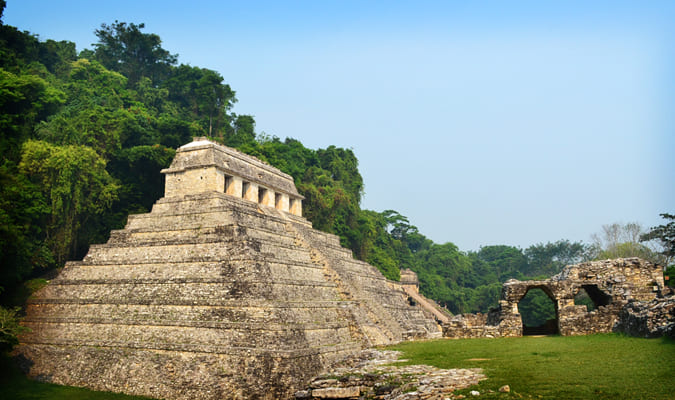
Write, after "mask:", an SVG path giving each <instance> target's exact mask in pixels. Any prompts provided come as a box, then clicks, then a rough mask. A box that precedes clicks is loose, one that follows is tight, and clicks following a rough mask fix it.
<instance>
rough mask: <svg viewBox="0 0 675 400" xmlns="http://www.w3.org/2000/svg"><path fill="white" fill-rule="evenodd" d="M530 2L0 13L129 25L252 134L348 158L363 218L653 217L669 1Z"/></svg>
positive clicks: (464, 241) (546, 229)
mask: <svg viewBox="0 0 675 400" xmlns="http://www.w3.org/2000/svg"><path fill="white" fill-rule="evenodd" d="M467 3H468V4H467ZM542 3H548V2H539V1H536V2H535V1H532V2H496V1H495V2H492V1H482V2H449V1H448V2H442V1H414V2H412V1H410V2H400V1H399V2H391V1H382V2H368V1H339V2H325V1H296V2H272V1H246V2H243V1H242V2H228V1H192V2H185V1H167V0H165V1H140V0H133V1H128V0H118V1H114V2H91V1H59V2H56V1H35V0H20V1H19V0H8V4H7V8H6V9H5V13H4V18H3V20H4V22H5V23H6V24H9V25H14V26H17V27H19V28H20V29H23V30H28V31H30V32H32V33H36V34H39V35H40V37H41V38H42V39H43V40H45V39H55V40H71V41H74V42H76V43H77V46H78V50H82V49H83V48H91V44H92V43H94V42H96V37H95V35H94V33H93V32H94V30H95V29H97V28H98V27H99V26H100V24H101V23H107V24H110V23H112V22H114V21H115V20H119V21H124V22H134V23H141V22H144V23H145V24H146V29H145V32H148V33H156V34H158V35H159V36H160V37H161V38H162V40H163V47H164V48H166V49H167V50H169V51H170V52H172V53H178V54H179V62H181V63H185V64H190V65H194V66H199V67H203V68H210V69H213V70H216V71H218V72H219V73H221V74H222V75H223V77H224V78H225V81H226V82H227V83H229V84H230V85H231V86H232V88H233V89H234V90H235V91H236V92H237V98H238V99H239V102H238V103H237V105H236V106H235V109H234V111H235V112H237V113H240V114H251V115H254V116H255V118H256V121H257V129H258V131H259V132H261V131H264V132H265V133H267V134H269V135H275V136H278V137H280V138H285V137H293V138H296V139H298V140H300V141H302V142H303V143H304V144H305V145H306V146H307V147H310V148H319V147H321V148H325V147H327V146H329V145H331V144H334V145H336V146H340V147H347V148H351V149H353V150H354V152H355V153H356V155H357V157H358V159H359V161H360V170H361V173H362V175H363V178H364V180H365V197H364V199H363V203H362V207H364V208H368V209H373V210H376V211H383V210H385V209H394V210H397V211H399V212H400V213H401V214H403V215H406V216H408V217H409V219H410V221H411V223H413V224H414V225H416V226H418V227H419V229H420V231H421V232H422V233H423V234H425V235H426V236H428V237H429V238H431V239H432V240H434V241H436V242H438V243H443V242H448V241H451V242H454V243H455V244H457V245H458V246H459V247H460V249H462V250H475V249H478V248H479V247H480V246H481V245H491V244H509V245H516V246H520V247H527V246H529V245H531V244H535V243H539V242H547V241H555V240H558V239H569V240H573V241H576V240H583V241H586V242H588V241H589V240H590V235H591V234H592V233H595V232H598V231H599V230H600V228H601V226H602V225H603V224H609V223H613V222H632V221H637V222H640V223H642V224H643V225H644V226H645V227H649V226H653V225H658V224H661V223H662V222H663V220H662V219H660V217H659V216H658V214H659V213H662V212H670V213H675V162H674V161H673V152H674V150H675V132H674V130H673V128H674V127H675V118H674V117H673V115H674V114H673V104H674V100H675V90H674V89H675V78H674V77H675V62H674V61H675V57H674V56H675V26H674V24H673V22H672V21H675V19H674V17H675V2H670V1H669V2H666V1H664V2H659V1H652V2H638V1H636V2H617V1H612V2H593V5H589V4H587V3H591V2H586V1H584V2H564V4H559V5H550V4H545V5H542ZM643 3H646V4H643Z"/></svg>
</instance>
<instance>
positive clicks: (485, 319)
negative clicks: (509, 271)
mask: <svg viewBox="0 0 675 400" xmlns="http://www.w3.org/2000/svg"><path fill="white" fill-rule="evenodd" d="M535 289H540V290H542V291H543V292H544V293H545V294H546V295H547V296H548V297H549V298H550V299H551V301H552V302H553V305H554V307H555V318H554V319H552V320H549V321H547V322H546V324H545V325H543V326H538V327H528V326H525V325H524V323H523V320H522V316H521V314H520V312H519V310H518V304H519V303H520V301H521V300H522V299H523V298H524V297H525V296H526V295H527V293H528V292H529V291H531V290H535ZM582 291H584V292H586V294H587V295H588V297H589V298H590V300H591V301H592V302H593V306H594V307H592V310H589V309H588V308H587V306H586V305H581V304H579V305H578V304H575V296H577V295H578V294H579V293H580V292H582ZM669 293H670V289H669V288H667V287H665V286H664V279H663V271H662V267H660V266H658V265H655V264H652V263H650V262H648V261H645V260H642V259H639V258H620V259H615V260H602V261H590V262H585V263H581V264H575V265H568V266H567V267H565V268H564V269H563V271H562V272H561V273H559V274H558V275H555V276H553V277H552V278H550V279H546V280H531V281H518V280H515V279H511V280H509V281H507V282H506V283H504V285H503V286H502V292H501V297H500V300H499V306H498V307H496V308H494V309H492V310H490V311H489V312H488V313H487V314H462V315H457V316H455V317H453V318H452V319H451V320H450V321H449V322H447V323H446V324H444V327H443V336H445V337H450V338H471V337H513V336H523V335H528V334H560V335H563V336H571V335H587V334H593V333H606V332H613V331H615V332H616V331H620V332H626V333H629V334H632V335H634V336H644V337H654V336H662V335H664V334H666V335H669V336H672V335H673V334H674V333H675V301H674V299H673V297H672V296H668V297H666V295H667V294H669Z"/></svg>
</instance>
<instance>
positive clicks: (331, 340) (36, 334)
mask: <svg viewBox="0 0 675 400" xmlns="http://www.w3.org/2000/svg"><path fill="white" fill-rule="evenodd" d="M26 327H27V328H29V329H31V331H30V332H28V333H26V334H25V335H23V336H22V341H23V343H43V344H70V345H77V344H86V345H89V346H123V344H124V343H128V344H133V345H134V347H141V348H155V349H156V348H164V349H175V347H174V346H175V345H179V344H184V345H186V347H185V348H196V347H197V348H198V347H205V348H212V349H213V350H211V352H218V350H217V349H218V347H221V348H228V347H257V348H262V349H268V350H277V349H301V348H306V347H319V346H329V345H337V344H340V343H341V342H344V341H351V339H350V333H349V327H346V326H345V327H342V328H337V329H334V328H332V327H331V328H319V329H310V330H305V331H303V330H299V329H294V328H288V327H287V328H286V329H246V328H245V327H244V328H242V329H222V328H220V327H194V326H166V325H136V324H133V325H125V324H120V323H115V324H98V323H94V324H90V323H70V322H68V323H58V322H57V323H52V322H45V321H40V322H39V323H35V324H34V323H31V322H26ZM216 343H219V344H220V346H214V344H216Z"/></svg>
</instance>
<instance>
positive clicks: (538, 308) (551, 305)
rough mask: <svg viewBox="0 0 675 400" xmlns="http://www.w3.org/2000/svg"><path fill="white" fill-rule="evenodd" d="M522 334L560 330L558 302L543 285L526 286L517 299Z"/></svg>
mask: <svg viewBox="0 0 675 400" xmlns="http://www.w3.org/2000/svg"><path fill="white" fill-rule="evenodd" d="M518 311H519V314H520V320H521V324H522V334H523V336H528V335H555V334H557V333H559V332H560V330H559V325H558V324H559V318H558V303H557V301H556V299H555V297H554V295H553V293H552V292H551V290H550V288H549V287H547V286H545V285H535V286H529V287H526V291H525V294H524V295H523V296H522V297H521V299H520V300H519V301H518Z"/></svg>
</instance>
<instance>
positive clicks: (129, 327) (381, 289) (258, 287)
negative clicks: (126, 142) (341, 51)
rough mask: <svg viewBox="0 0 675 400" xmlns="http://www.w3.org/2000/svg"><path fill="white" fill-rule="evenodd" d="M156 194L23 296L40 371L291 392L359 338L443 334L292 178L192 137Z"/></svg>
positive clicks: (228, 392) (203, 392)
mask: <svg viewBox="0 0 675 400" xmlns="http://www.w3.org/2000/svg"><path fill="white" fill-rule="evenodd" d="M162 172H163V173H164V174H165V175H166V185H165V196H164V197H163V198H162V199H160V200H159V201H157V203H156V204H155V205H154V206H153V209H152V211H151V212H150V213H147V214H141V215H131V216H129V220H128V222H127V225H126V227H125V228H124V229H123V230H118V231H113V232H111V235H110V239H109V241H108V242H107V243H106V244H102V245H93V246H92V247H91V248H90V250H89V253H88V254H87V256H86V257H85V258H84V259H83V260H82V261H79V262H69V263H68V264H67V265H66V267H65V268H64V269H63V270H62V271H61V273H60V274H59V275H58V277H57V278H55V279H54V280H52V281H51V282H50V283H49V284H48V285H47V286H46V287H44V288H43V289H41V290H40V291H38V292H37V293H36V294H35V295H34V296H33V297H32V298H31V299H30V301H29V304H28V310H27V316H26V318H25V321H24V323H25V325H26V326H27V327H29V328H30V329H31V331H30V332H29V333H27V334H25V335H24V336H23V337H22V338H21V344H20V346H18V348H17V349H16V351H15V354H16V355H17V357H18V358H19V359H20V361H21V363H22V365H23V367H24V369H25V370H26V371H27V373H28V374H29V375H30V376H32V377H35V378H37V379H39V380H43V381H48V382H54V383H59V384H66V385H73V386H83V387H89V388H92V389H96V390H107V391H115V392H124V393H128V394H137V395H145V396H150V397H156V398H166V399H229V398H232V399H235V398H236V399H245V398H269V399H278V398H289V397H291V396H292V394H293V393H294V392H295V390H296V389H297V388H298V387H300V386H301V385H302V384H303V383H305V382H306V381H307V380H308V379H310V378H311V377H312V376H314V375H316V374H318V373H320V372H321V371H322V370H324V369H325V368H326V367H328V366H329V365H330V364H331V363H333V362H335V361H337V360H340V359H342V358H344V357H346V356H349V355H351V354H353V353H355V352H357V351H359V350H360V349H362V348H365V347H370V346H373V345H383V344H390V343H395V342H398V341H401V340H404V339H410V338H417V337H438V336H440V329H439V326H438V324H437V323H436V321H435V320H434V318H433V317H432V316H430V314H428V313H426V312H425V311H424V310H422V309H421V308H420V307H419V306H418V305H411V304H417V302H413V301H408V295H407V294H406V293H405V292H404V291H403V289H402V287H401V286H400V285H399V284H397V283H396V282H391V281H388V280H386V279H385V278H384V277H383V276H382V274H381V273H380V272H379V271H378V270H377V269H376V268H374V267H372V266H370V265H368V264H366V263H364V262H361V261H358V260H355V259H354V258H353V257H352V253H351V252H350V251H349V250H346V249H343V248H342V247H340V243H339V239H338V238H337V237H336V236H334V235H331V234H327V233H323V232H320V231H317V230H314V229H312V227H311V224H310V222H308V221H307V220H306V219H304V218H302V216H301V214H302V196H300V195H299V194H298V192H297V190H296V188H295V185H294V183H293V180H292V178H291V177H290V176H289V175H286V174H284V173H282V172H280V171H279V170H277V169H275V168H272V167H270V166H269V165H266V164H264V163H263V162H261V161H260V160H258V159H255V158H253V157H250V156H247V155H245V154H243V153H240V152H238V151H236V150H234V149H231V148H228V147H225V146H222V145H219V144H216V143H213V142H211V141H208V140H206V139H204V138H197V139H195V141H193V142H192V143H189V144H187V145H185V146H182V147H181V148H179V149H178V151H177V153H176V157H175V159H174V160H173V162H172V164H171V166H170V167H169V168H168V169H166V170H163V171H162Z"/></svg>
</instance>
